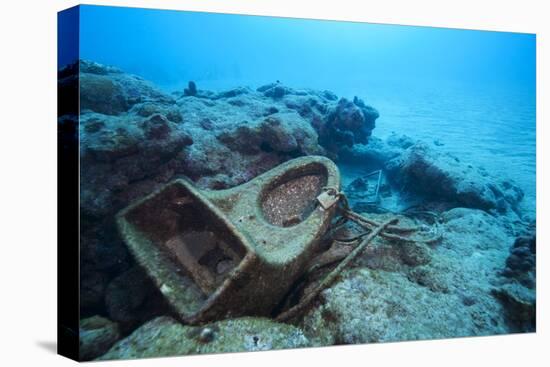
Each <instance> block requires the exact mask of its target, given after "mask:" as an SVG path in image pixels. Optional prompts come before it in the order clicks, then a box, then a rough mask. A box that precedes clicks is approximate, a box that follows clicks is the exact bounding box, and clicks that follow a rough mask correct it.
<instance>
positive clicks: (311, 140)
mask: <svg viewBox="0 0 550 367" xmlns="http://www.w3.org/2000/svg"><path fill="white" fill-rule="evenodd" d="M218 139H219V140H220V141H221V142H222V143H223V144H225V145H226V146H228V147H229V148H231V149H232V150H234V151H239V152H242V153H245V154H255V153H259V152H260V151H262V150H263V151H266V152H271V151H275V152H282V153H294V154H295V155H310V154H320V153H322V152H323V150H322V149H321V148H320V147H319V146H318V145H317V133H316V132H315V130H314V129H313V128H312V127H311V126H310V125H309V124H307V123H304V122H303V120H302V119H301V118H300V116H298V115H297V114H296V113H295V112H287V113H285V114H281V113H276V114H273V115H270V116H268V117H266V118H263V119H261V120H259V121H256V122H254V123H250V124H246V125H240V126H237V127H236V128H235V129H233V130H229V131H226V132H223V133H222V134H220V135H218Z"/></svg>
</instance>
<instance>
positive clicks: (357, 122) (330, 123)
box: [319, 97, 379, 151]
mask: <svg viewBox="0 0 550 367" xmlns="http://www.w3.org/2000/svg"><path fill="white" fill-rule="evenodd" d="M378 116H379V114H378V111H376V110H375V109H374V108H372V107H370V106H367V105H366V104H365V103H364V102H363V101H362V100H360V99H359V98H357V97H355V98H354V99H353V102H352V101H349V100H347V99H346V98H341V99H340V101H338V103H337V104H336V106H334V107H332V108H331V110H330V112H329V114H328V116H327V117H326V119H325V124H324V125H323V126H322V127H321V130H320V132H319V138H320V142H321V144H322V145H323V146H325V147H326V148H327V149H329V150H331V151H337V150H338V146H339V145H346V146H348V147H351V146H353V145H354V144H356V143H360V144H366V143H367V142H368V138H369V137H370V135H371V133H372V130H373V129H374V126H375V121H376V119H377V118H378Z"/></svg>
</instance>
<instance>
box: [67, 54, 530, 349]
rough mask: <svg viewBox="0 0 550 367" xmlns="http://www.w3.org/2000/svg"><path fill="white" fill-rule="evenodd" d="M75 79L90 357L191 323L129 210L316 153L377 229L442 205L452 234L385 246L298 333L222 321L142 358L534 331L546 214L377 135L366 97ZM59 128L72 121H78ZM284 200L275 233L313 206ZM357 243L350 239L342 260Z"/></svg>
mask: <svg viewBox="0 0 550 367" xmlns="http://www.w3.org/2000/svg"><path fill="white" fill-rule="evenodd" d="M75 70H76V69H73V70H72V71H71V70H69V69H67V70H65V71H64V72H61V73H60V76H62V79H61V80H60V86H61V89H62V90H63V88H69V89H70V88H74V81H75V78H74V75H73V74H71V73H74V72H75ZM80 85H81V95H82V94H84V97H83V99H82V101H81V108H82V111H81V112H82V113H81V116H80V124H81V125H80V127H81V128H80V141H81V145H80V149H81V172H82V177H81V219H82V224H81V225H82V228H81V229H82V237H81V264H80V269H81V280H80V282H81V302H82V309H81V311H82V318H83V320H82V325H81V335H84V334H85V333H86V335H88V336H89V338H90V339H89V340H99V341H101V342H98V343H97V345H98V348H96V349H93V348H92V349H87V350H88V351H89V352H88V351H87V352H86V353H88V354H85V359H90V358H95V357H97V356H98V354H99V353H103V352H104V351H105V349H107V348H108V347H110V346H111V345H112V343H113V342H114V339H121V340H119V341H118V343H117V344H116V345H118V346H117V347H113V349H111V351H110V352H108V354H107V355H106V358H107V356H115V355H118V356H122V355H126V354H124V353H129V354H128V356H130V355H133V354H132V353H134V352H135V349H132V348H134V346H133V345H138V346H139V345H141V344H139V343H140V340H142V337H144V335H146V334H147V333H152V332H155V330H156V331H158V332H161V333H164V332H165V330H168V329H169V330H170V331H169V332H167V333H168V334H166V335H172V334H171V333H172V332H174V333H175V334H174V335H187V332H188V331H189V330H190V329H192V327H189V326H184V325H180V324H179V323H177V322H176V321H173V320H169V321H167V319H166V318H161V319H160V320H161V321H158V320H159V319H156V317H165V316H167V315H171V316H174V315H173V314H172V310H171V309H170V307H168V306H167V305H166V304H165V302H164V300H163V298H162V295H161V294H160V293H159V292H158V290H157V289H156V288H155V287H154V285H153V284H152V283H151V281H150V279H149V278H148V277H147V275H146V274H145V272H144V271H143V269H141V268H140V267H139V266H136V264H135V262H134V260H133V258H132V256H131V255H130V254H129V253H128V250H127V248H126V246H125V245H124V243H123V242H122V240H121V239H120V237H119V235H118V233H117V231H116V226H115V223H114V216H115V214H116V213H117V212H118V211H119V210H120V209H122V208H124V207H126V206H127V205H128V204H129V203H131V202H133V201H135V200H137V199H140V198H142V197H144V196H145V195H148V194H149V193H151V192H153V191H154V190H156V189H158V188H160V187H161V186H163V185H165V184H166V183H168V182H170V181H172V180H174V179H177V178H186V179H188V180H190V181H192V182H193V183H194V184H195V185H196V186H197V187H199V188H203V189H225V188H230V187H234V186H236V185H238V184H241V183H244V182H248V181H250V180H251V179H253V178H254V177H257V176H258V175H260V174H262V173H264V172H266V171H268V170H269V169H271V168H273V167H276V166H277V165H279V164H281V163H283V162H286V161H288V160H290V159H292V158H295V157H299V156H307V155H324V156H327V157H329V158H331V159H333V160H334V161H335V162H336V163H337V165H338V166H339V168H340V171H341V173H342V176H343V190H344V192H345V193H346V194H347V196H348V198H349V202H350V207H351V208H352V209H353V210H354V211H356V212H358V213H360V214H362V215H364V216H367V217H368V218H370V219H372V220H374V221H377V222H382V221H384V220H385V219H387V218H388V216H390V215H395V214H397V215H399V214H404V218H407V219H402V221H403V222H406V221H408V220H410V221H411V223H410V225H413V224H414V225H419V226H427V227H429V226H430V225H431V219H430V218H431V217H426V216H422V214H421V213H427V212H429V213H435V214H436V215H437V217H438V220H439V221H440V229H441V231H442V238H441V241H439V242H438V243H436V244H422V245H414V244H403V243H399V242H398V241H392V240H390V239H388V238H383V237H381V238H378V239H376V241H375V242H376V243H375V244H376V246H373V248H372V249H368V250H366V251H365V253H363V254H362V255H361V256H359V257H358V258H357V259H356V260H355V261H354V262H352V263H351V264H350V266H349V268H347V269H345V270H344V271H343V272H342V273H341V275H340V276H339V278H338V279H336V281H335V282H334V284H332V285H331V286H330V287H327V288H326V289H325V290H323V291H322V292H321V293H320V294H319V296H318V297H317V298H316V300H315V301H314V302H313V303H312V305H311V307H310V308H309V309H307V310H305V312H304V313H303V314H302V315H301V316H300V317H299V318H298V319H297V320H294V321H293V322H294V326H293V327H290V326H288V327H287V325H281V324H278V323H274V322H272V321H269V327H268V328H267V329H266V330H272V328H275V329H277V330H279V332H280V335H279V334H278V335H279V336H280V338H278V339H277V338H275V339H269V338H268V336H269V335H268V334H269V333H268V332H266V333H263V334H261V335H260V334H255V333H256V332H257V331H256V330H257V329H254V327H252V326H251V329H250V330H254V331H251V333H250V334H246V335H249V336H250V337H249V338H248V339H246V338H245V339H243V340H241V343H240V344H239V343H237V344H227V345H226V344H225V343H227V342H228V340H229V339H227V338H225V336H228V335H233V334H231V333H232V332H233V331H234V330H237V329H234V330H233V329H232V328H236V327H237V324H238V322H237V321H235V323H232V320H226V321H220V322H219V323H224V324H223V327H222V326H219V330H217V329H216V327H213V329H212V330H213V331H212V330H211V331H212V332H208V331H205V332H204V333H203V332H202V331H201V332H200V333H199V335H201V334H205V335H204V336H203V338H204V340H202V339H201V340H202V341H200V343H202V344H200V346H199V347H197V346H196V344H195V341H193V342H190V344H186V347H185V348H187V347H189V348H187V349H185V350H178V351H176V350H173V349H170V348H168V347H167V346H165V345H164V344H162V343H163V342H162V343H161V342H160V341H159V342H158V344H155V343H153V344H152V345H151V346H150V347H148V348H146V351H145V352H143V355H146V354H147V353H149V354H150V355H154V352H153V350H154V348H155V346H158V347H159V348H160V349H161V350H164V351H165V352H166V354H168V353H171V352H174V353H176V352H177V353H180V352H181V353H196V351H197V350H201V351H202V350H205V351H206V350H208V351H209V352H215V351H230V348H235V350H231V351H237V350H253V349H254V348H258V349H260V347H261V348H263V349H269V348H275V347H278V346H281V345H282V346H281V347H285V346H284V345H286V344H284V343H283V344H280V343H279V342H280V341H281V340H284V338H285V335H294V336H296V338H297V339H296V343H295V344H292V345H300V346H302V345H303V346H306V345H329V344H335V343H359V342H361V343H363V342H379V341H389V340H408V339H428V338H429V339H433V338H439V337H456V336H470V335H491V334H502V333H507V332H511V331H533V330H534V329H535V324H536V320H535V310H536V300H535V297H534V295H535V289H536V279H535V258H536V248H535V247H536V246H535V243H536V241H535V239H534V233H535V223H534V221H533V220H532V219H530V218H532V215H530V214H529V213H524V212H523V211H522V207H521V203H522V200H523V192H522V190H521V188H519V187H518V186H517V185H516V184H515V183H514V182H513V181H511V180H508V179H507V178H506V177H494V176H492V175H491V174H490V172H487V171H486V170H484V169H483V168H482V167H476V166H475V165H472V164H471V163H472V162H463V161H462V160H461V159H459V157H455V156H452V155H449V154H447V153H446V152H445V151H444V147H440V146H437V145H434V144H428V143H426V142H419V141H415V140H413V139H411V138H409V137H406V136H402V135H400V134H398V133H397V134H394V135H391V136H390V137H388V138H387V139H380V138H378V137H376V136H375V135H374V136H373V131H374V132H375V131H376V130H374V129H375V123H376V120H377V118H378V117H379V114H378V112H377V111H376V110H375V109H374V108H373V107H371V106H369V105H368V104H366V103H365V102H364V101H362V100H361V99H360V98H353V96H346V97H338V96H336V95H335V94H333V93H332V92H330V91H317V90H310V89H293V88H291V87H289V86H285V85H283V84H281V83H271V84H268V85H264V86H260V87H259V88H257V89H256V90H254V89H252V88H250V87H238V88H233V89H230V90H227V91H219V92H213V91H206V90H203V89H201V86H200V83H193V84H192V85H191V84H190V85H189V86H188V88H187V91H181V93H180V92H176V93H172V94H169V93H166V92H164V91H162V90H160V89H159V88H157V87H155V86H154V85H153V84H151V83H149V82H147V81H145V80H143V79H142V78H139V77H136V76H132V75H129V74H126V73H124V72H123V71H121V70H118V69H116V68H113V67H108V66H104V65H100V64H97V63H94V62H90V61H81V62H80ZM60 121H64V122H66V123H67V122H68V121H72V120H71V116H62V117H61V118H60ZM376 170H381V171H382V177H381V178H380V180H379V187H378V191H377V196H378V198H377V201H376V203H372V202H371V196H372V190H371V189H372V188H373V185H374V184H375V183H373V182H371V180H370V179H369V178H365V176H366V175H368V174H369V173H371V172H374V171H376ZM314 181H315V180H314V179H311V180H310V181H308V182H307V183H306V184H304V183H303V182H295V183H289V185H290V186H291V187H290V188H291V189H292V190H291V191H293V190H294V191H296V192H298V191H300V193H301V194H304V193H305V194H307V195H305V196H308V197H309V195H311V196H312V197H313V196H314V193H316V192H317V190H318V186H319V185H318V182H314ZM278 200H279V199H278V197H277V195H276V193H273V196H272V197H268V198H267V199H266V200H265V201H264V202H263V205H264V211H265V213H267V217H268V219H269V220H270V221H271V222H272V224H275V225H277V226H283V227H285V226H290V227H292V225H293V224H295V223H298V222H299V220H300V217H301V216H303V215H307V213H308V211H309V208H307V205H306V203H303V202H300V201H297V200H294V199H292V200H291V202H292V203H293V206H291V207H289V208H287V209H288V210H287V211H286V212H285V213H275V212H274V211H273V210H272V208H273V207H274V204H275V203H276V202H277V201H278ZM356 230H357V228H353V227H349V226H348V227H345V228H342V229H341V231H342V233H340V234H342V235H346V236H352V235H353V234H354V233H355V231H356ZM197 236H199V237H200V236H203V235H197ZM203 237H204V238H203V239H207V237H208V236H207V235H204V236H203ZM201 238H202V237H201ZM195 239H196V238H195ZM206 242H208V241H206ZM324 248H325V249H328V248H331V245H330V244H329V243H327V244H325V247H324ZM350 251H351V250H350V246H349V245H347V244H340V245H339V247H338V248H337V249H336V250H335V252H334V253H331V256H335V257H334V258H341V257H342V256H343V255H345V254H346V253H349V252H350ZM334 254H336V255H334ZM327 257H328V256H327ZM329 260H330V259H328V260H327V259H325V260H324V261H326V262H327V266H323V267H321V268H319V269H317V270H316V271H314V272H312V273H311V274H310V276H309V277H308V278H306V279H301V282H299V283H297V284H295V289H294V292H290V293H291V294H292V297H294V299H292V300H289V301H288V302H289V304H293V303H294V304H295V303H296V302H298V301H299V299H300V297H301V296H302V295H303V294H304V292H305V293H307V290H308V289H310V290H311V289H312V287H314V286H315V284H316V283H317V282H318V281H319V279H321V278H322V276H323V275H325V274H326V272H327V271H330V269H331V266H334V264H335V262H334V261H332V262H331V261H329ZM480 269H482V270H483V271H481V270H480ZM136 284H139V285H140V286H136ZM96 315H101V317H103V318H104V319H105V320H103V319H97V318H94V317H96ZM85 320H86V321H85ZM90 320H92V321H93V322H92V321H90ZM94 320H95V321H94ZM151 320H153V321H151ZM155 320H157V321H155ZM239 322H240V321H239ZM262 322H263V321H262ZM111 323H114V324H115V325H112V324H111ZM260 324H261V323H260ZM262 325H263V324H262ZM188 329H189V330H188ZM144 330H146V331H147V330H148V331H147V333H145V334H143V331H144ZM163 330H164V331H163ZM193 330H194V329H193ZM247 330H248V329H247ZM189 332H190V333H191V334H192V335H195V334H194V333H196V331H189ZM136 333H137V334H136ZM258 333H259V331H258ZM254 336H256V337H257V338H258V339H257V340H256V339H254ZM302 336H303V337H304V338H305V339H302ZM144 338H145V337H144ZM210 338H213V339H212V341H210V340H209V339H210ZM216 338H217V339H216ZM224 338H225V339H224ZM143 340H147V339H143ZM255 340H256V341H255ZM305 340H307V341H305ZM166 345H168V344H166ZM197 345H198V344H197ZM289 347H292V346H289ZM125 348H126V349H127V350H126V351H125ZM140 348H141V347H140ZM163 348H164V349H163ZM196 348H199V349H196ZM239 348H240V349H239ZM132 350H133V352H132ZM136 353H137V352H136ZM135 355H141V354H139V353H138V354H135Z"/></svg>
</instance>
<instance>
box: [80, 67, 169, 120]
mask: <svg viewBox="0 0 550 367" xmlns="http://www.w3.org/2000/svg"><path fill="white" fill-rule="evenodd" d="M79 79H80V108H81V110H82V111H85V110H92V111H94V112H98V113H103V114H107V115H118V114H120V113H122V112H126V111H128V109H129V108H130V107H132V106H133V105H135V104H137V103H140V102H145V101H149V100H151V101H156V102H161V103H174V99H173V98H172V97H170V96H169V95H167V94H165V93H163V92H161V91H160V90H158V89H156V88H155V87H154V86H153V85H152V84H150V83H148V82H147V81H145V80H143V79H142V78H140V77H137V76H134V75H130V74H126V73H123V72H122V71H120V70H118V69H116V68H112V67H107V66H103V65H101V64H97V63H94V62H90V61H84V60H82V61H80V74H79Z"/></svg>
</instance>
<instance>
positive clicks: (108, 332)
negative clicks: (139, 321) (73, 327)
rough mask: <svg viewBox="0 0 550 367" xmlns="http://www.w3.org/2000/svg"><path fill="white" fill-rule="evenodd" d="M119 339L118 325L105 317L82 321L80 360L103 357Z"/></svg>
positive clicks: (80, 329)
mask: <svg viewBox="0 0 550 367" xmlns="http://www.w3.org/2000/svg"><path fill="white" fill-rule="evenodd" d="M119 338H120V333H119V330H118V325H117V324H116V323H114V322H112V321H110V320H108V319H106V318H104V317H101V316H93V317H89V318H87V319H82V320H80V328H79V340H80V347H79V358H80V360H81V361H89V360H92V359H94V358H97V357H99V356H101V355H102V354H104V353H105V352H107V351H108V350H109V348H111V346H112V345H113V344H114V343H115V342H116V341H117V340H118V339H119Z"/></svg>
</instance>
